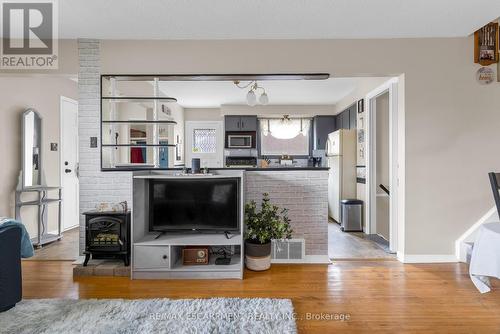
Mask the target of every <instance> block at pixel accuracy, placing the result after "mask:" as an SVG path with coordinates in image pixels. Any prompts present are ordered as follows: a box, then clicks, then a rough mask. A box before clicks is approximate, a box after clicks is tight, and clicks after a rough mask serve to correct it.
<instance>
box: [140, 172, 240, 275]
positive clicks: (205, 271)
mask: <svg viewBox="0 0 500 334" xmlns="http://www.w3.org/2000/svg"><path fill="white" fill-rule="evenodd" d="M176 173H178V172H177V171H167V172H154V171H151V172H136V173H134V176H133V182H132V191H133V211H132V213H133V217H132V268H131V270H132V272H131V279H166V278H185V279H224V278H235V279H242V278H243V266H244V263H243V262H244V261H243V206H244V199H243V185H244V182H243V175H244V174H243V172H242V171H232V170H230V171H226V170H220V171H216V174H212V175H208V176H205V175H199V176H192V175H191V176H179V175H176ZM228 177H231V178H239V182H240V183H239V184H240V186H239V191H240V210H239V211H240V212H239V220H240V221H239V226H240V231H239V233H235V234H230V235H229V238H227V237H226V235H225V234H224V233H194V232H189V233H173V232H172V233H165V234H163V235H160V236H159V237H158V235H159V232H149V223H148V222H149V215H148V212H149V209H148V205H149V191H148V186H149V180H150V179H164V178H176V179H177V178H188V179H189V180H192V179H193V178H204V179H205V178H228ZM185 246H207V247H209V248H210V247H213V249H219V248H220V247H226V248H230V249H231V251H232V252H233V253H234V255H232V256H231V263H230V264H229V265H216V264H215V259H216V258H217V257H219V256H218V255H211V256H209V264H206V265H184V264H183V261H182V249H183V248H184V247H185Z"/></svg>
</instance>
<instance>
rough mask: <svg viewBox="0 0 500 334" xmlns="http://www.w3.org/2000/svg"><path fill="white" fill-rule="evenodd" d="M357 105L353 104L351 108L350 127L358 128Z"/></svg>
mask: <svg viewBox="0 0 500 334" xmlns="http://www.w3.org/2000/svg"><path fill="white" fill-rule="evenodd" d="M357 113H358V111H357V107H356V104H353V105H352V106H351V107H350V108H349V129H356V117H357Z"/></svg>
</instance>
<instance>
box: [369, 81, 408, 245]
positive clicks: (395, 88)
mask: <svg viewBox="0 0 500 334" xmlns="http://www.w3.org/2000/svg"><path fill="white" fill-rule="evenodd" d="M399 84H400V80H399V78H392V79H390V80H388V81H387V82H386V83H384V84H383V85H381V86H379V87H377V88H376V89H374V90H373V91H371V92H370V93H368V94H367V95H366V118H367V126H366V132H367V135H366V171H367V173H366V199H367V203H366V220H367V222H366V233H367V234H372V233H374V232H375V231H376V226H377V211H376V193H377V187H378V186H377V184H376V172H377V171H376V166H377V164H376V157H377V150H376V106H375V102H376V99H377V97H379V96H381V95H382V94H385V93H389V145H390V147H389V160H390V163H389V190H390V192H391V194H390V201H389V203H390V204H389V249H390V251H391V252H394V253H398V254H399V253H400V251H401V253H402V249H403V248H402V247H403V246H404V233H402V232H403V231H404V221H403V220H402V219H401V217H404V216H403V215H402V214H404V109H403V108H402V107H401V104H400V102H402V101H400V100H399V99H400V97H399V95H398V92H399V91H400V87H399Z"/></svg>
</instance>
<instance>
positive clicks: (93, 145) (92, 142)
mask: <svg viewBox="0 0 500 334" xmlns="http://www.w3.org/2000/svg"><path fill="white" fill-rule="evenodd" d="M90 147H91V148H96V147H97V137H90Z"/></svg>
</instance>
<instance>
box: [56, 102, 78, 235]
mask: <svg viewBox="0 0 500 334" xmlns="http://www.w3.org/2000/svg"><path fill="white" fill-rule="evenodd" d="M63 101H65V102H69V103H73V104H75V105H76V106H77V118H76V121H77V129H78V101H77V100H73V99H71V98H69V97H66V96H63V95H60V96H59V148H58V149H59V185H60V186H61V187H62V186H63V175H64V169H65V167H64V164H63V161H62V158H63V157H62V154H63V147H64V141H63V124H62V123H63V115H62V114H63V107H62V106H63V103H62V102H63ZM75 135H76V136H78V132H77V133H75ZM78 142H79V141H78V140H77V143H78ZM79 158H80V157H79V150H76V165H77V166H78V165H79V164H80V159H79ZM77 168H79V167H77ZM77 186H78V187H79V185H77ZM77 194H78V197H80V190H79V189H78V192H77ZM76 207H77V217H76V218H77V220H76V221H77V223H76V224H75V225H73V226H69V227H67V228H64V189H62V201H61V230H62V231H61V232H64V231H68V230H71V229H73V228H75V227H78V226H79V224H80V223H79V222H80V219H79V217H78V215H79V214H80V198H78V199H77V201H76Z"/></svg>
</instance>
